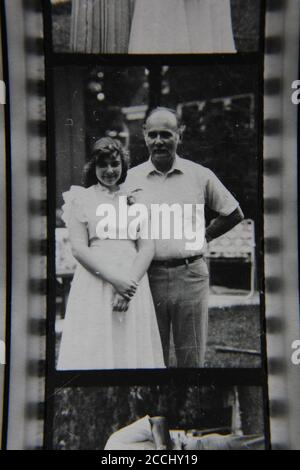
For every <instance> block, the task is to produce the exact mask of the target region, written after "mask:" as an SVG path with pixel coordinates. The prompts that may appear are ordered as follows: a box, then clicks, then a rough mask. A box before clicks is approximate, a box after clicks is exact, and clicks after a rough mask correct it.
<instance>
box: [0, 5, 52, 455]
mask: <svg viewBox="0 0 300 470" xmlns="http://www.w3.org/2000/svg"><path fill="white" fill-rule="evenodd" d="M5 16H6V18H5V19H6V29H7V43H6V47H7V54H8V72H9V90H10V92H9V109H10V120H11V162H10V163H11V172H12V185H11V200H12V214H11V224H12V240H11V244H12V247H13V249H12V260H11V261H12V276H11V280H12V285H13V286H14V287H13V289H12V296H11V318H10V332H8V338H9V337H10V345H9V347H8V348H7V349H9V351H10V354H9V358H8V361H7V366H8V367H9V385H8V387H7V390H8V397H7V403H8V409H7V436H6V446H7V448H8V449H38V448H41V447H42V446H43V426H44V421H43V416H44V413H43V409H44V399H45V395H44V390H45V378H44V377H45V327H46V286H47V278H46V255H47V253H46V250H47V248H46V247H47V245H46V240H47V218H46V206H47V204H46V189H47V186H46V184H47V181H46V135H45V132H46V131H45V129H46V122H45V116H46V109H45V87H44V50H43V16H42V4H41V2H35V1H26V0H24V1H22V0H17V1H16V2H5ZM16 22H17V23H18V28H16V27H15V25H16ZM9 335H10V336H9Z"/></svg>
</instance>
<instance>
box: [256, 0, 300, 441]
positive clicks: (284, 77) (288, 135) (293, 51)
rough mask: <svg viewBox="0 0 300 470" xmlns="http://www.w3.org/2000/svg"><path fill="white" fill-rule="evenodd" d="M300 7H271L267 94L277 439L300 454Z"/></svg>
mask: <svg viewBox="0 0 300 470" xmlns="http://www.w3.org/2000/svg"><path fill="white" fill-rule="evenodd" d="M299 7H300V5H299V2H298V1H289V2H284V1H269V2H267V15H266V39H265V91H264V94H265V97H264V233H265V289H266V293H265V307H266V321H267V356H268V383H269V399H270V416H271V423H270V426H271V442H272V447H273V448H274V449H284V448H290V449H299V448H300V442H299V422H300V416H299V406H298V400H297V393H298V390H299V386H300V373H299V368H298V370H297V367H296V366H295V365H293V364H292V361H291V354H292V349H291V344H292V342H293V340H295V339H298V337H299V300H298V257H297V243H298V242H297V210H298V203H297V171H296V170H297V124H296V123H297V109H296V106H294V105H293V104H292V102H291V84H292V82H293V80H295V79H296V77H297V74H298V68H297V67H298V65H297V64H298V57H297V54H298V49H297V45H298V44H299V29H298V28H299V21H294V18H295V17H296V18H299Z"/></svg>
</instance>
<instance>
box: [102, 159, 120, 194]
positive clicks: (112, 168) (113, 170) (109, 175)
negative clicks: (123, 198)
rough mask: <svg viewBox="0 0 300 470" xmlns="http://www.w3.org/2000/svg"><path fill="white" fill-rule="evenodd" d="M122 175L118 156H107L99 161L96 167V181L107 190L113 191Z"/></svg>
mask: <svg viewBox="0 0 300 470" xmlns="http://www.w3.org/2000/svg"><path fill="white" fill-rule="evenodd" d="M121 175H122V160H121V157H120V155H116V156H113V155H111V156H107V157H103V158H101V159H100V161H99V162H98V164H97V165H96V176H97V179H98V181H99V182H100V183H101V184H102V185H103V186H106V187H107V188H110V189H113V188H114V187H115V186H116V185H117V184H118V181H119V179H120V178H121Z"/></svg>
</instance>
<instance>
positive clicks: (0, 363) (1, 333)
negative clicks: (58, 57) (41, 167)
mask: <svg viewBox="0 0 300 470" xmlns="http://www.w3.org/2000/svg"><path fill="white" fill-rule="evenodd" d="M5 102H6V90H5V81H4V76H3V61H2V25H1V23H0V142H1V144H0V160H1V167H0V181H1V182H0V187H1V196H0V199H1V207H0V214H1V218H2V221H3V223H2V227H1V232H0V246H1V249H0V253H1V254H0V258H1V261H0V265H1V272H0V303H1V305H2V306H3V315H2V314H1V317H0V442H1V439H2V424H3V398H4V397H3V394H4V367H5V362H6V360H5V359H6V358H5V355H6V348H5V340H6V337H5V314H4V310H5V305H6V291H5V286H6V246H7V243H6V225H7V220H6V174H5V170H6V169H5V150H6V140H5Z"/></svg>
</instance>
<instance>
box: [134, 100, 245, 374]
mask: <svg viewBox="0 0 300 470" xmlns="http://www.w3.org/2000/svg"><path fill="white" fill-rule="evenodd" d="M183 130H184V129H183V127H182V126H181V125H180V123H179V119H178V117H177V115H176V113H175V112H174V111H173V110H169V109H167V108H156V109H154V110H153V111H152V112H151V113H150V114H149V116H148V118H147V120H146V122H145V125H144V137H145V142H146V145H147V148H148V151H149V154H150V158H149V160H148V161H147V162H145V163H143V164H141V165H138V166H137V167H135V168H132V169H131V170H130V171H129V173H128V177H127V181H126V186H127V189H128V190H129V191H133V192H135V194H137V198H138V199H139V202H144V203H145V204H147V206H151V205H153V204H160V205H161V204H168V205H169V207H172V205H173V204H177V205H178V204H179V205H180V206H181V207H182V208H183V209H184V207H185V205H187V204H188V205H192V206H193V207H197V205H198V207H199V205H202V206H201V207H204V205H207V206H208V207H209V208H211V209H212V210H214V211H215V212H217V213H218V214H219V215H218V217H217V218H216V219H215V220H214V221H213V222H212V223H211V224H210V225H209V226H208V227H207V228H206V231H205V239H204V243H202V244H201V245H198V246H195V245H194V246H193V248H192V249H191V248H190V246H191V245H189V242H190V239H187V237H186V234H185V231H183V232H184V233H183V236H182V237H181V238H178V237H177V236H175V230H173V231H172V229H171V231H170V237H169V239H164V237H161V238H158V239H156V240H155V256H154V260H153V262H152V264H151V266H150V269H149V272H148V274H149V281H150V287H151V292H152V296H153V300H154V304H155V309H156V315H157V321H158V326H159V331H160V335H161V341H162V346H163V352H164V360H165V364H166V366H168V365H169V348H170V331H171V326H172V331H173V339H174V345H175V353H176V358H177V366H178V367H202V366H203V365H204V357H205V349H206V342H207V324H208V291H209V274H208V269H207V265H206V261H205V256H204V255H205V250H206V243H207V242H209V241H210V240H212V239H213V238H216V237H219V236H220V235H222V234H223V233H225V232H227V231H228V230H230V229H231V228H233V227H234V226H235V225H236V224H238V223H239V222H240V221H241V220H242V219H243V213H242V211H241V209H240V208H239V204H238V202H237V201H236V199H235V198H234V197H233V196H232V195H231V194H230V192H229V191H228V190H227V189H226V188H225V187H224V186H223V184H222V183H221V182H220V180H219V179H218V178H217V177H216V175H215V174H214V173H213V172H212V171H210V170H209V169H208V168H205V167H203V166H202V165H199V164H197V163H193V162H191V161H189V160H186V159H183V158H181V157H180V156H179V155H178V154H177V147H178V144H179V143H180V140H181V137H182V133H183ZM196 213H197V211H194V212H193V216H192V217H193V218H195V217H196V215H195V214H196ZM195 223H196V221H195V220H193V221H192V224H193V226H194V225H195ZM200 225H201V224H200ZM203 225H204V220H203ZM187 247H189V248H187Z"/></svg>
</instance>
